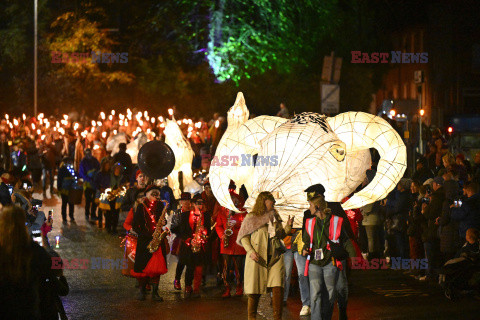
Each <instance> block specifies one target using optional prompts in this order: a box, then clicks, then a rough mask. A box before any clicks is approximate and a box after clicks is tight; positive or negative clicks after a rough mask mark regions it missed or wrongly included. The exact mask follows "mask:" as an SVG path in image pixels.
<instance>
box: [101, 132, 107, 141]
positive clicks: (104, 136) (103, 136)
mask: <svg viewBox="0 0 480 320" xmlns="http://www.w3.org/2000/svg"><path fill="white" fill-rule="evenodd" d="M106 137H107V133H106V132H105V131H103V132H102V138H103V139H105V138H106Z"/></svg>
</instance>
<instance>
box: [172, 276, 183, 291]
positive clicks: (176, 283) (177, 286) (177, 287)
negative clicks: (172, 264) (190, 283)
mask: <svg viewBox="0 0 480 320" xmlns="http://www.w3.org/2000/svg"><path fill="white" fill-rule="evenodd" d="M173 288H174V289H175V290H182V285H181V284H180V280H177V279H175V280H174V281H173Z"/></svg>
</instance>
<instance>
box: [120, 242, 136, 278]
mask: <svg viewBox="0 0 480 320" xmlns="http://www.w3.org/2000/svg"><path fill="white" fill-rule="evenodd" d="M123 241H124V242H125V251H124V255H123V257H124V259H126V260H127V268H126V269H122V274H123V275H124V276H127V277H133V275H132V272H133V265H134V264H135V251H136V249H137V237H136V236H135V235H133V234H131V233H128V234H127V235H126V236H125V238H124V239H123Z"/></svg>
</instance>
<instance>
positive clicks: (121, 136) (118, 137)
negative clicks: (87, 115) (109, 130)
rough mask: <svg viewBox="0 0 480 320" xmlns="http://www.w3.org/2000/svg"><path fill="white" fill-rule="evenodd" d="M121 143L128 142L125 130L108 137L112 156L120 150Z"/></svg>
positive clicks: (108, 146)
mask: <svg viewBox="0 0 480 320" xmlns="http://www.w3.org/2000/svg"><path fill="white" fill-rule="evenodd" d="M120 143H127V136H126V135H125V132H119V133H117V134H115V135H114V136H112V137H109V138H108V139H107V146H106V149H107V151H109V152H111V155H112V157H113V156H114V155H115V154H117V153H118V151H120V148H119V146H120Z"/></svg>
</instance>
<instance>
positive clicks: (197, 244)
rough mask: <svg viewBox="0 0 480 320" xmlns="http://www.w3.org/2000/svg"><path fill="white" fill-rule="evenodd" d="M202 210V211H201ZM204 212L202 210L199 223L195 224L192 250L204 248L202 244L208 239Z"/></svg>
mask: <svg viewBox="0 0 480 320" xmlns="http://www.w3.org/2000/svg"><path fill="white" fill-rule="evenodd" d="M199 212H200V211H199ZM202 217H203V213H202V212H200V215H199V216H198V218H197V223H196V225H195V233H194V234H193V238H192V242H191V244H192V252H193V253H197V252H199V251H200V250H201V249H202V244H203V243H205V241H206V239H207V235H206V233H207V232H206V231H205V227H204V226H203V224H202Z"/></svg>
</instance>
